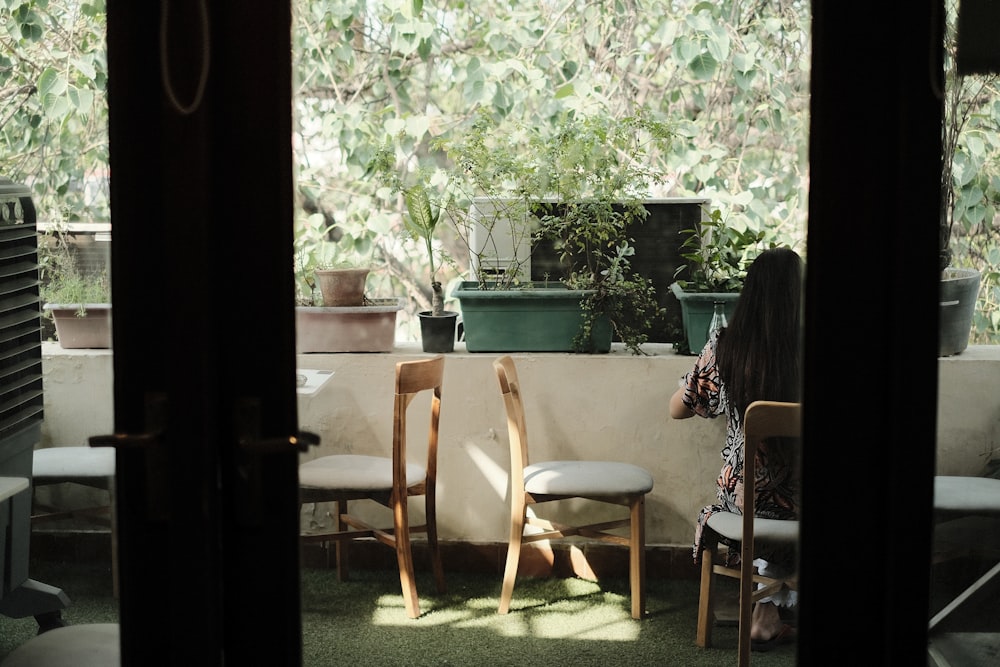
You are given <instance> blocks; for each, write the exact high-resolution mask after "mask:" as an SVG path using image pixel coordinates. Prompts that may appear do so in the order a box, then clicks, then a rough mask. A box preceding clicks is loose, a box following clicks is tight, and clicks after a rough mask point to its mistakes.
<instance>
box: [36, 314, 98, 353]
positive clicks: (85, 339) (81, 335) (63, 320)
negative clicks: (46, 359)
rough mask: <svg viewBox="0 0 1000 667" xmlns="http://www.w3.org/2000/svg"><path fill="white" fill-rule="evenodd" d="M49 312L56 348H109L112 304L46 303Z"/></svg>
mask: <svg viewBox="0 0 1000 667" xmlns="http://www.w3.org/2000/svg"><path fill="white" fill-rule="evenodd" d="M45 310H48V311H50V312H51V313H52V319H53V321H54V322H55V325H56V338H57V339H58V341H59V346H60V347H62V348H64V349H67V350H74V349H81V348H94V349H109V348H110V347H111V304H107V303H103V304H97V303H88V304H84V305H82V306H81V305H80V304H58V303H47V304H45Z"/></svg>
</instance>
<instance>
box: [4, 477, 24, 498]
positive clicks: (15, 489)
mask: <svg viewBox="0 0 1000 667" xmlns="http://www.w3.org/2000/svg"><path fill="white" fill-rule="evenodd" d="M26 488H28V478H27V477H0V500H7V499H8V498H10V497H11V496H14V495H17V494H18V493H21V491H24V490H25V489H26Z"/></svg>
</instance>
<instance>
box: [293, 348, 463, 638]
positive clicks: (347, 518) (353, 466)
mask: <svg viewBox="0 0 1000 667" xmlns="http://www.w3.org/2000/svg"><path fill="white" fill-rule="evenodd" d="M443 376H444V356H442V355H438V356H436V357H434V358H431V359H420V360H416V361H402V362H399V363H397V364H396V392H395V404H394V409H393V427H392V452H391V454H390V455H389V456H385V457H381V456H361V455H354V454H336V455H330V456H322V457H319V458H317V459H314V460H312V461H308V462H306V463H303V464H301V465H300V466H299V489H300V501H301V502H302V503H303V504H305V503H320V502H332V503H334V504H335V527H334V528H333V529H332V530H329V531H322V532H311V531H310V532H304V533H303V534H302V536H301V539H302V541H303V542H306V543H309V542H331V541H333V542H336V550H337V574H338V578H339V579H340V580H341V581H343V580H344V579H346V578H347V551H346V546H347V545H346V544H343V543H344V542H345V541H349V540H357V539H361V538H374V539H375V540H377V541H378V542H380V543H382V544H385V545H387V546H389V547H391V548H393V549H395V551H396V560H397V561H398V563H399V581H400V584H401V585H402V588H403V600H404V602H405V604H406V612H407V614H408V615H409V616H410V618H417V617H419V616H420V604H419V600H418V598H417V587H416V581H415V580H414V576H413V554H412V551H411V548H410V537H411V535H412V534H414V533H426V535H427V544H428V546H429V547H430V556H431V564H432V567H433V570H434V578H435V580H436V583H437V590H438V592H440V593H443V592H445V581H444V569H443V568H442V566H441V553H440V551H439V549H438V535H437V520H436V511H435V494H436V481H437V450H438V422H439V419H440V414H441V380H442V378H443ZM422 392H430V394H431V402H430V430H429V433H428V437H427V459H426V464H425V465H419V464H417V463H413V462H411V461H409V460H408V459H407V442H406V415H407V409H408V407H409V406H410V404H411V402H412V401H413V399H414V398H416V397H417V395H418V394H420V393H422ZM417 496H423V498H424V514H425V522H424V523H423V524H420V525H411V524H410V519H409V510H408V499H409V498H414V497H417ZM364 499H367V500H373V501H375V502H377V503H379V504H381V505H384V506H385V507H388V508H390V509H391V510H392V527H391V528H377V527H374V526H372V525H369V524H368V523H366V522H365V521H363V520H361V519H360V518H358V517H356V516H353V515H351V514H350V513H349V512H348V502H350V501H353V500H364Z"/></svg>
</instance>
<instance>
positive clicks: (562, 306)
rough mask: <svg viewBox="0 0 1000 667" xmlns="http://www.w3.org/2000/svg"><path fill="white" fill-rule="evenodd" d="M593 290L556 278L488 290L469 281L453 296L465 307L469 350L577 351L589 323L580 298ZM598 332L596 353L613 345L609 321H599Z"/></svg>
mask: <svg viewBox="0 0 1000 667" xmlns="http://www.w3.org/2000/svg"><path fill="white" fill-rule="evenodd" d="M587 294H589V292H587V291H584V290H569V289H567V288H566V287H564V286H559V285H555V284H552V283H548V284H546V283H541V282H536V283H530V286H526V287H524V288H521V289H514V290H489V289H486V290H482V289H479V287H478V286H477V284H476V283H475V282H474V281H465V282H463V283H461V284H460V285H459V287H458V288H457V289H456V290H455V291H454V292H453V294H452V296H454V297H455V298H457V299H458V300H459V303H460V304H461V307H462V323H463V326H464V327H465V349H466V350H467V351H469V352H573V351H574V350H573V338H574V337H575V336H576V335H577V334H578V333H579V332H580V326H581V324H582V323H583V313H582V312H581V310H580V300H581V299H583V298H584V297H585V296H587ZM593 334H594V335H593V337H592V338H593V343H594V345H593V350H592V351H593V352H597V353H604V352H608V351H610V350H611V324H610V323H609V322H608V321H607V320H598V322H597V323H596V324H595V326H594V332H593Z"/></svg>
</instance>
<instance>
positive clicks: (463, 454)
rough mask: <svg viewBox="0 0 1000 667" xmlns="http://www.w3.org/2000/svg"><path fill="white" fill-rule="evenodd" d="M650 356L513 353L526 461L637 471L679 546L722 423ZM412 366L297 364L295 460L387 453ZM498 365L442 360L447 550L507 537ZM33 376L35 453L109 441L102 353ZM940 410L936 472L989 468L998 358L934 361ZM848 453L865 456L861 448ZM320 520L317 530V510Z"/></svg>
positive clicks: (673, 371)
mask: <svg viewBox="0 0 1000 667" xmlns="http://www.w3.org/2000/svg"><path fill="white" fill-rule="evenodd" d="M648 350H649V351H650V352H651V355H650V356H646V357H635V356H632V355H630V354H628V353H627V352H625V351H624V350H621V349H618V348H617V346H616V349H615V350H613V351H612V353H611V354H608V355H595V356H590V355H572V354H548V353H546V354H530V353H518V354H514V355H513V356H514V358H515V360H516V362H517V364H518V370H519V372H520V375H521V383H522V389H523V391H524V393H525V397H526V399H527V408H526V409H527V418H528V438H529V443H530V445H531V449H532V454H533V456H534V457H535V458H536V459H542V458H576V457H581V458H591V459H614V460H621V461H629V462H633V463H637V464H640V465H643V466H645V467H647V468H648V469H649V470H650V472H651V473H652V474H653V477H654V480H655V487H654V489H653V492H652V494H650V496H649V498H648V501H647V510H646V516H647V541H648V543H649V544H670V545H686V544H689V543H690V542H691V540H692V536H693V530H692V526H693V522H694V519H695V517H696V516H697V513H698V509H699V508H700V507H701V506H702V505H704V504H706V503H709V502H711V501H712V500H713V493H714V480H715V478H716V476H717V475H718V472H719V465H720V459H719V450H720V449H721V443H722V440H723V433H724V424H723V423H722V421H721V420H711V421H710V420H703V419H698V418H695V419H688V420H683V421H674V420H671V419H670V418H669V417H668V416H667V411H666V404H667V399H668V398H669V396H670V394H671V393H672V392H673V390H674V388H675V387H676V386H677V380H678V378H679V377H680V376H681V375H682V374H683V373H684V372H686V371H687V370H688V369H689V368H690V366H691V363H692V360H693V358H691V357H683V356H677V355H675V354H674V353H673V351H672V350H671V349H670V347H669V346H668V345H651V346H649V348H648ZM422 356H426V355H424V354H423V353H422V352H421V351H420V349H419V344H406V345H401V346H397V348H396V350H395V351H394V352H393V353H389V354H310V355H300V356H299V357H298V359H299V362H298V363H299V366H300V367H303V368H322V369H332V370H334V371H335V374H334V376H333V378H332V379H331V380H330V381H329V382H328V383H327V384H326V385H324V386H323V387H322V388H321V389H320V390H319V391H318V392H317V393H316V394H314V395H311V396H310V395H304V396H301V395H300V397H299V421H300V428H301V429H303V430H307V431H312V432H314V433H317V434H319V435H320V436H321V438H322V440H321V444H320V446H319V447H318V448H314V449H313V450H312V451H310V452H308V453H307V454H304V455H303V458H311V457H314V456H321V455H324V454H331V453H335V452H353V453H381V452H386V451H388V447H389V446H390V443H391V422H392V385H393V374H394V369H395V363H396V362H398V361H401V360H405V359H411V358H414V357H422ZM496 356H498V355H494V354H467V353H465V352H464V350H463V349H462V347H461V345H459V346H457V347H456V351H455V352H454V353H452V354H448V355H447V362H446V367H445V381H444V389H443V394H444V396H443V406H442V415H441V442H440V470H439V492H438V494H439V518H438V521H439V524H440V530H441V534H442V538H443V539H449V540H463V541H470V542H504V541H505V540H506V533H507V526H508V516H507V512H508V510H507V505H506V493H507V489H506V485H507V472H506V471H507V469H508V465H509V464H508V454H507V433H506V418H505V416H504V413H503V404H502V401H501V399H500V394H499V389H498V387H497V382H496V377H495V376H494V374H493V370H492V366H491V362H492V360H493V359H494V358H495V357H496ZM43 371H44V375H45V380H44V384H45V423H44V425H43V441H42V443H41V446H52V445H59V444H82V443H85V442H86V438H87V437H88V436H90V435H96V434H103V433H110V432H111V431H112V430H113V429H112V427H113V419H112V417H113V414H112V406H111V395H112V394H111V392H112V382H113V378H112V376H113V373H112V367H111V353H110V352H109V351H100V350H62V349H61V348H59V347H58V345H56V344H54V343H46V344H45V347H44V350H43ZM862 401H863V392H862V391H861V388H859V404H858V413H857V415H858V418H859V419H862V418H863V416H864V411H865V410H866V409H872V410H877V409H879V408H878V406H871V407H869V406H865V405H864V404H863V402H862ZM411 410H412V412H411V414H412V415H414V418H413V421H412V422H411V424H410V439H411V440H412V441H413V442H414V443H416V442H422V441H425V436H426V423H427V422H426V412H427V410H426V405H425V404H423V403H418V404H415V405H414V406H413V407H412V408H411ZM938 410H939V416H938V442H939V444H938V456H939V462H938V470H939V472H941V473H943V474H968V475H976V474H981V473H982V472H983V471H984V470H985V468H986V465H987V463H988V461H989V460H990V458H992V457H997V458H1000V453H998V450H1000V445H998V439H1000V436H998V430H1000V347H995V346H972V347H970V348H969V349H968V350H966V352H964V353H962V354H961V355H958V356H955V357H950V358H946V359H942V360H941V361H940V399H939V407H938ZM417 415H419V417H417ZM899 417H900V419H905V418H906V415H900V416H899ZM422 439H423V440H422ZM857 445H858V447H857V452H863V448H864V447H865V446H870V443H868V444H865V443H861V442H859V443H857ZM854 455H856V454H852V456H854ZM310 510H311V508H307V513H308V512H309V511H310ZM319 510H320V520H323V517H322V511H323V510H324V508H322V507H321V508H319Z"/></svg>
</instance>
